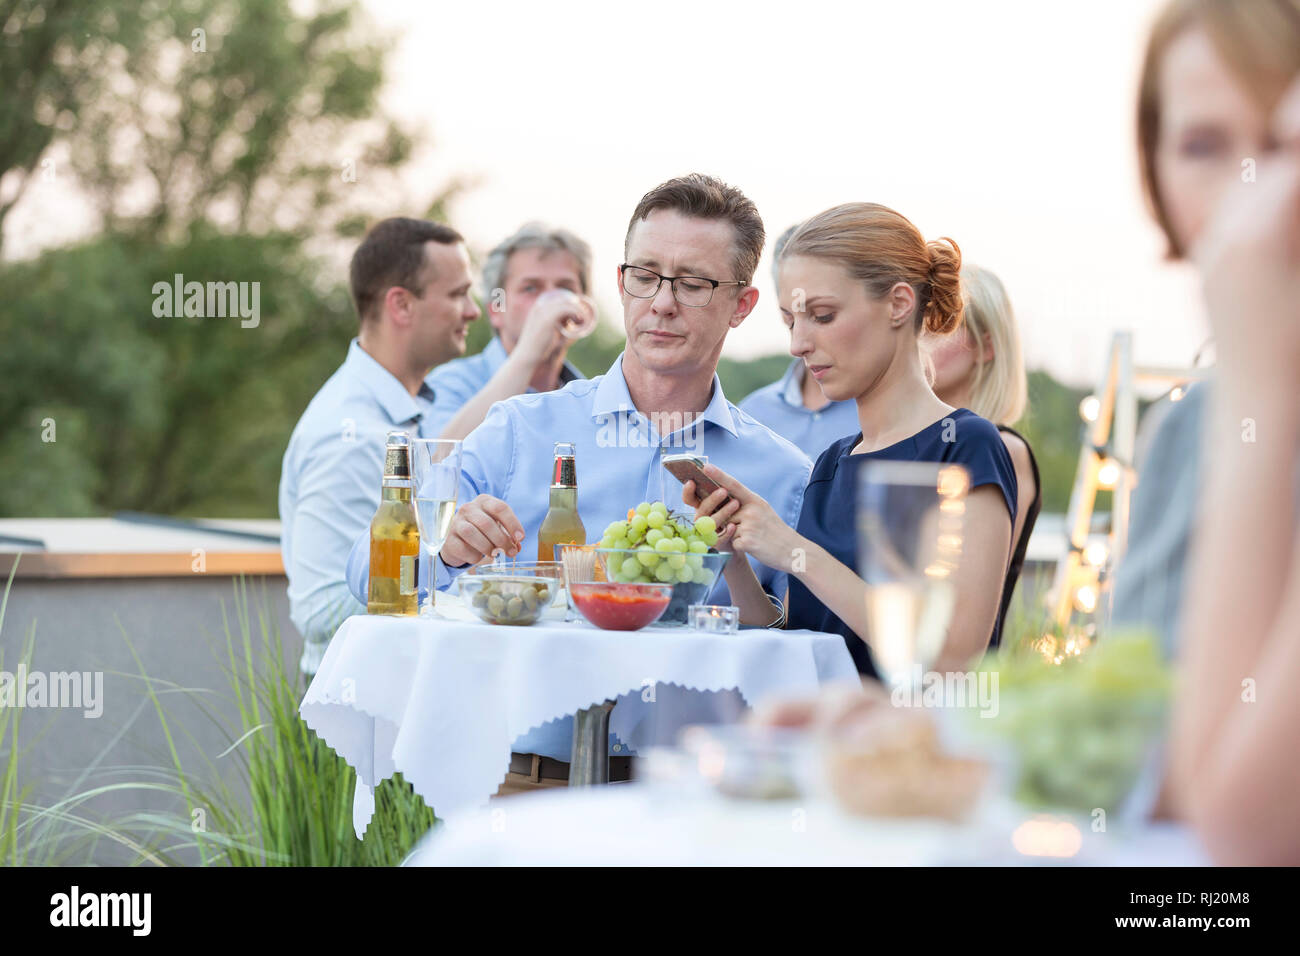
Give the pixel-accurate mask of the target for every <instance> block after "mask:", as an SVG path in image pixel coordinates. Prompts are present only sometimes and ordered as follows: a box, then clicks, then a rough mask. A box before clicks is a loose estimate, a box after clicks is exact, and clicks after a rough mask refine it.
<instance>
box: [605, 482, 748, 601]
mask: <svg viewBox="0 0 1300 956" xmlns="http://www.w3.org/2000/svg"><path fill="white" fill-rule="evenodd" d="M717 541H718V529H717V525H716V524H715V523H714V521H713V519H712V518H709V517H703V518H699V519H698V520H696V519H693V518H691V517H689V516H687V515H681V514H673V513H671V512H670V511H669V510H668V506H667V505H665V504H664V503H663V502H662V501H656V502H653V503H651V502H646V501H643V502H641V503H640V504H639V505H637V506H636V507H635V508H630V509H628V516H627V518H626V519H620V520H618V521H613V522H610V524H609V525H608V526H606V528H605V531H604V534H603V536H602V537H601V539H600V544H599V546H598V547H597V548H596V554H597V556H598V557H597V560H598V561H599V562H601V563H602V564H603V565H604V573H605V576H606V577H607V578H608V579H609V580H610V581H617V582H625V583H629V584H631V583H636V584H671V585H672V586H673V594H672V599H671V600H670V601H669V603H668V608H667V610H665V611H664V613H663V615H662V616H661V617H660V618H659V620H658V622H657V623H658V624H659V625H663V624H681V625H684V624H686V623H687V622H686V611H687V608H689V607H690V606H691V605H692V604H704V603H705V598H706V597H707V596H708V594H709V592H710V591H711V590H713V586H714V584H715V583H716V582H717V580H718V575H720V574H721V573H722V569H723V568H725V567H726V565H727V560H728V559H729V558H730V557H731V555H730V554H728V553H724V552H720V551H718V550H716V549H715V548H714V547H713V546H714V545H715V544H717Z"/></svg>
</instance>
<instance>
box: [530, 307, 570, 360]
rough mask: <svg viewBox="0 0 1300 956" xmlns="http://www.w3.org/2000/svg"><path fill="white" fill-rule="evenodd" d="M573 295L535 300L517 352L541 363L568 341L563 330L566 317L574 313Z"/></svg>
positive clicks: (562, 347)
mask: <svg viewBox="0 0 1300 956" xmlns="http://www.w3.org/2000/svg"><path fill="white" fill-rule="evenodd" d="M574 298H575V297H574V296H573V295H572V294H570V295H563V296H561V295H543V296H539V297H538V301H537V302H535V303H533V307H532V309H530V310H529V312H528V317H527V318H526V319H524V330H523V332H522V333H521V334H520V336H519V344H518V345H516V346H515V351H516V352H519V353H520V354H521V355H523V356H524V357H525V358H527V359H528V360H529V361H531V362H535V363H540V362H542V361H544V360H545V359H547V358H549V357H551V356H553V355H555V354H556V353H558V352H559V351H561V350H562V349H564V347H565V343H566V342H567V341H568V340H567V339H566V338H565V337H564V333H563V332H562V331H561V329H562V326H563V320H564V318H565V317H566V316H570V315H573V313H574V306H575V302H574Z"/></svg>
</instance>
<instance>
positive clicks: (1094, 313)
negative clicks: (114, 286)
mask: <svg viewBox="0 0 1300 956" xmlns="http://www.w3.org/2000/svg"><path fill="white" fill-rule="evenodd" d="M361 2H362V4H363V6H364V8H365V9H366V11H367V12H368V14H369V16H370V17H371V18H372V20H373V21H374V25H375V26H377V27H378V29H379V30H380V31H381V32H386V33H388V34H390V35H392V36H394V37H395V38H396V48H395V50H394V53H393V56H392V57H391V59H390V62H389V67H388V86H387V89H386V90H385V92H384V99H385V105H386V106H387V107H388V108H389V109H390V110H392V111H393V112H395V113H397V114H398V115H400V116H401V117H403V118H404V119H405V120H406V121H407V122H410V123H414V124H416V125H420V126H422V127H423V128H424V129H425V131H426V133H427V134H428V137H429V139H430V141H431V144H432V145H431V147H430V148H429V149H427V150H425V151H423V152H422V153H421V154H420V155H418V156H417V157H416V161H415V162H413V163H412V165H411V168H410V170H409V171H408V176H409V180H408V181H409V183H410V184H411V187H412V188H411V194H412V195H414V196H428V195H430V194H431V193H432V192H433V189H434V187H436V186H437V185H438V184H441V183H445V182H447V181H450V180H451V179H452V178H453V177H467V178H470V179H471V180H472V181H473V182H474V185H473V186H472V187H471V188H470V189H468V190H466V191H465V192H464V193H463V194H462V195H461V196H460V198H459V199H458V200H457V201H456V202H455V204H454V206H453V209H452V219H453V222H454V224H455V225H456V226H457V228H459V229H460V230H461V231H462V232H464V233H465V234H466V236H467V238H468V239H469V240H470V242H471V244H472V245H473V246H474V247H475V249H476V250H477V251H479V252H483V251H486V249H488V248H490V247H491V245H492V244H494V243H495V242H496V241H497V240H499V239H500V238H502V237H503V236H505V235H506V234H508V233H509V232H511V231H513V230H514V229H515V228H516V227H517V226H518V225H519V224H521V223H522V222H523V221H525V220H527V219H544V220H548V221H551V222H554V223H556V224H559V225H564V226H568V227H569V228H571V229H573V230H574V231H576V232H577V233H579V234H580V235H582V236H583V237H584V238H586V239H587V240H588V241H589V242H590V243H591V244H592V246H593V247H594V250H595V269H596V282H595V293H596V297H597V298H598V299H599V300H600V302H601V304H602V307H603V308H604V309H605V311H606V312H607V313H610V314H618V312H617V307H618V302H617V293H616V288H615V284H614V271H615V267H616V266H617V265H618V263H619V262H620V261H621V253H622V241H623V235H624V231H625V229H626V227H627V219H628V217H629V215H630V214H631V211H632V209H633V207H634V206H635V205H636V202H637V200H638V199H639V198H640V197H641V195H642V194H643V193H644V192H646V190H648V189H649V188H651V187H652V186H654V185H656V184H657V183H659V182H662V181H663V180H665V179H667V178H670V177H672V176H675V175H678V174H681V173H685V172H690V171H701V172H707V173H711V174H713V175H715V176H718V177H720V178H722V179H724V180H726V181H728V182H730V183H732V184H733V185H735V186H737V187H739V188H740V189H741V190H743V191H744V192H745V193H746V194H747V195H749V196H750V197H751V198H752V199H753V200H754V201H755V202H756V203H757V204H758V208H759V211H760V212H761V214H762V216H763V220H764V222H765V224H766V225H767V230H768V235H769V237H771V238H774V237H775V236H776V235H777V234H779V233H780V232H781V231H782V230H783V229H784V228H785V227H786V226H788V225H790V224H792V223H794V222H796V221H798V220H800V219H803V218H805V217H807V216H809V215H811V214H813V213H816V212H819V211H821V210H823V209H825V208H827V207H829V206H832V205H835V204H837V203H840V202H848V201H871V202H881V203H885V204H886V205H889V206H892V207H894V208H895V209H897V210H898V211H899V212H901V213H903V214H904V215H905V216H907V217H908V218H909V219H911V220H912V221H913V222H915V223H916V224H917V226H918V227H920V229H921V231H922V232H923V233H924V234H925V235H926V237H927V238H937V237H938V236H941V235H947V236H951V237H953V238H954V239H955V240H956V241H957V242H958V243H959V244H960V246H961V248H962V252H963V254H964V256H965V257H966V258H967V259H968V260H969V261H971V262H977V263H980V264H981V265H984V266H987V267H989V268H991V269H992V270H994V271H995V272H997V273H998V274H999V275H1000V276H1001V277H1002V279H1003V281H1004V282H1005V283H1006V285H1007V288H1008V290H1009V291H1010V293H1011V296H1012V299H1013V301H1014V303H1015V306H1016V310H1017V313H1018V316H1019V319H1020V323H1021V331H1022V335H1023V337H1024V340H1025V347H1026V359H1027V362H1028V364H1029V365H1030V366H1031V367H1045V368H1047V369H1049V370H1050V371H1051V372H1053V373H1054V374H1056V375H1057V376H1058V377H1061V378H1064V379H1067V380H1069V381H1072V382H1075V383H1080V384H1085V383H1086V384H1090V383H1092V382H1093V381H1095V379H1096V376H1097V375H1098V373H1099V372H1100V370H1101V364H1102V359H1103V356H1104V354H1105V350H1106V345H1107V342H1108V341H1109V339H1110V335H1111V334H1112V332H1113V331H1115V330H1116V329H1133V330H1134V331H1135V332H1136V340H1135V351H1136V355H1137V358H1138V361H1139V362H1145V363H1152V364H1154V363H1161V364H1172V365H1185V364H1188V363H1189V362H1190V361H1191V358H1192V356H1193V354H1194V353H1195V351H1196V349H1197V348H1198V346H1199V345H1200V344H1201V342H1202V341H1203V339H1204V337H1205V331H1204V330H1205V323H1204V320H1203V318H1202V317H1201V314H1200V311H1199V308H1198V306H1197V298H1196V294H1195V284H1194V281H1193V279H1192V277H1191V276H1190V275H1189V274H1188V273H1187V271H1186V269H1185V267H1172V266H1168V265H1165V264H1162V262H1161V260H1160V255H1161V243H1160V239H1159V236H1158V234H1157V231H1156V229H1155V227H1154V225H1152V224H1151V222H1150V221H1149V219H1148V218H1147V215H1146V213H1145V210H1144V208H1143V205H1142V200H1141V194H1140V191H1139V185H1138V178H1137V165H1136V155H1135V148H1134V143H1133V112H1134V108H1133V103H1134V90H1135V87H1136V74H1137V69H1138V63H1139V57H1140V54H1141V49H1142V45H1143V42H1144V39H1145V34H1146V29H1147V26H1148V24H1149V23H1150V21H1151V19H1152V17H1153V16H1154V13H1155V12H1156V10H1158V8H1159V6H1160V5H1161V4H1160V2H1158V0H1102V2H1098V3H1093V4H1091V5H1089V6H1087V7H1086V8H1085V7H1079V6H1077V5H1062V4H1054V3H1044V2H1041V0H1023V2H1021V0H980V2H969V0H908V2H905V3H904V2H896V0H894V2H880V0H868V2H864V3H850V4H846V3H842V2H824V0H800V2H797V3H756V2H753V0H744V2H740V0H694V2H689V3H687V2H680V0H661V2H654V3H636V4H618V3H610V2H607V0H579V2H573V0H564V2H550V3H539V2H530V3H523V2H517V0H509V2H498V3H480V2H451V3H448V2H435V3H412V2H409V0H361ZM647 117H648V118H649V119H647ZM42 195H43V194H42V192H41V189H40V188H33V189H32V190H31V191H30V195H29V196H28V197H25V198H24V201H23V203H22V204H21V206H20V207H19V208H18V209H16V210H15V211H14V213H13V214H12V216H11V220H10V223H9V228H8V229H7V234H8V236H9V237H10V243H9V245H10V248H9V249H8V250H7V252H8V254H10V255H20V256H21V255H23V254H30V250H31V249H32V248H33V246H34V245H42V244H45V243H47V242H49V241H52V240H54V239H62V238H66V237H67V236H69V235H71V234H72V233H75V232H76V231H77V230H78V229H85V228H87V225H86V224H87V223H88V222H90V220H89V219H88V218H87V217H85V216H80V215H78V214H77V213H76V212H75V211H69V212H67V213H66V214H64V213H60V215H58V216H50V215H48V212H49V208H48V207H44V211H42V210H43V202H44V201H43V200H42ZM403 211H407V210H393V212H394V213H398V212H403ZM770 247H771V242H770V239H769V243H768V252H770ZM769 267H770V259H769V256H768V255H767V254H766V253H765V255H764V258H763V262H762V264H761V266H760V270H761V271H760V276H759V278H758V280H757V285H758V286H759V288H760V290H761V295H760V299H759V303H758V307H757V308H756V310H755V312H754V314H753V315H751V316H750V317H749V319H747V320H746V322H745V324H744V325H742V326H741V327H740V329H738V330H736V331H734V332H732V333H731V336H730V338H729V340H728V344H727V351H726V354H728V355H731V356H733V357H736V358H744V357H749V356H754V355H761V354H769V353H773V352H781V353H784V352H785V351H786V349H787V346H788V335H787V333H786V331H785V329H784V327H783V326H782V325H781V322H780V319H779V317H778V313H777V311H776V307H775V305H774V300H775V294H774V290H773V288H772V284H771V280H770V278H769Z"/></svg>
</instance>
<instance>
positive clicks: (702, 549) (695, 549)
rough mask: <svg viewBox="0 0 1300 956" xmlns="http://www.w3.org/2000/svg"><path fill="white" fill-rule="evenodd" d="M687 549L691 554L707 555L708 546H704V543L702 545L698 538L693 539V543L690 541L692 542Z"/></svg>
mask: <svg viewBox="0 0 1300 956" xmlns="http://www.w3.org/2000/svg"><path fill="white" fill-rule="evenodd" d="M687 547H689V548H690V550H691V553H692V554H708V553H709V546H708V545H707V544H705V543H704V542H703V541H702V540H700V539H699V538H696V539H695V540H694V541H692V542H691V543H690V544H689V545H688V546H687Z"/></svg>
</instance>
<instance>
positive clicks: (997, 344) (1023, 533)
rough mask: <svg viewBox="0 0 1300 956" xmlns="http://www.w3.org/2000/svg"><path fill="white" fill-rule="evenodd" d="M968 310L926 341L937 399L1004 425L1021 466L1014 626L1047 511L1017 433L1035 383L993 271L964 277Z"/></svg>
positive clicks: (1005, 603)
mask: <svg viewBox="0 0 1300 956" xmlns="http://www.w3.org/2000/svg"><path fill="white" fill-rule="evenodd" d="M961 277H962V296H963V300H964V303H965V310H964V311H963V313H962V324H961V328H959V329H957V331H956V332H954V333H952V334H951V335H946V336H942V337H939V338H931V337H929V336H927V337H925V338H923V339H922V348H923V349H924V350H925V351H926V353H927V354H928V356H929V359H930V361H931V363H932V365H933V367H934V394H935V395H937V396H939V400H940V401H942V402H944V403H945V404H948V405H951V406H952V407H954V408H969V409H970V410H971V411H972V412H974V413H975V414H976V415H979V416H980V417H982V418H987V419H988V420H989V421H991V422H993V423H994V424H995V425H997V426H998V432H1000V433H1001V435H1002V443H1003V444H1004V445H1006V446H1007V452H1008V454H1010V455H1011V461H1012V463H1013V464H1014V465H1015V467H1016V485H1017V495H1016V521H1015V527H1014V528H1013V529H1012V533H1011V541H1012V556H1011V565H1010V567H1009V568H1008V569H1007V576H1006V580H1005V582H1004V584H1003V586H1002V604H1001V607H1000V610H999V617H1000V618H1001V619H1002V620H1006V616H1007V609H1008V607H1010V605H1011V596H1012V594H1013V593H1014V592H1015V589H1016V581H1017V580H1019V578H1020V571H1021V569H1022V568H1023V567H1024V565H1025V552H1026V550H1027V549H1028V547H1029V536H1030V535H1031V534H1033V531H1034V523H1035V522H1036V521H1037V520H1038V512H1039V511H1040V510H1041V509H1042V506H1043V492H1042V488H1041V483H1040V481H1039V477H1038V462H1037V460H1036V459H1035V458H1034V452H1033V449H1031V448H1030V447H1029V442H1027V441H1026V440H1025V437H1024V436H1023V435H1021V434H1020V433H1019V432H1018V431H1016V430H1015V429H1014V428H1012V427H1011V426H1012V425H1013V424H1015V423H1016V422H1018V421H1019V420H1020V417H1021V416H1022V415H1023V414H1024V413H1025V403H1026V401H1027V400H1028V383H1027V380H1026V376H1025V363H1024V359H1023V358H1022V357H1021V355H1022V353H1021V348H1020V330H1019V329H1018V328H1017V327H1016V316H1015V312H1013V311H1012V309H1011V299H1010V298H1009V297H1008V296H1007V290H1006V289H1005V288H1004V287H1003V285H1002V281H1001V280H1000V279H999V278H998V277H997V276H995V275H994V274H993V273H992V272H990V271H989V270H987V269H981V268H980V267H979V266H973V265H969V264H967V265H964V266H962V270H961Z"/></svg>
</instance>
